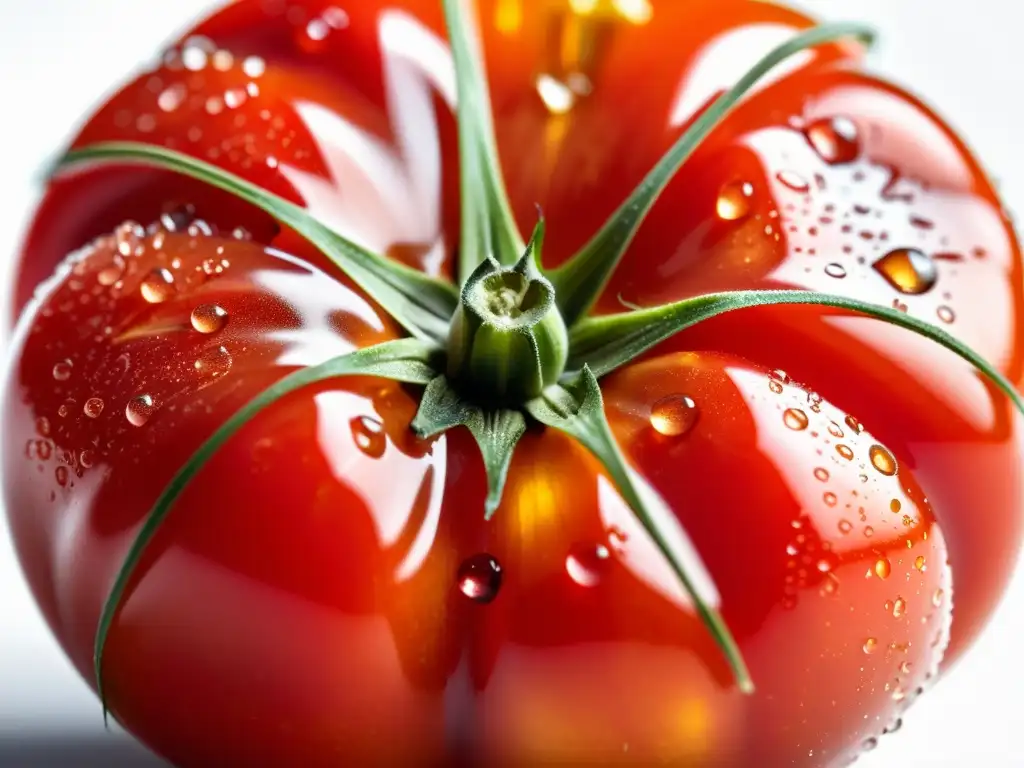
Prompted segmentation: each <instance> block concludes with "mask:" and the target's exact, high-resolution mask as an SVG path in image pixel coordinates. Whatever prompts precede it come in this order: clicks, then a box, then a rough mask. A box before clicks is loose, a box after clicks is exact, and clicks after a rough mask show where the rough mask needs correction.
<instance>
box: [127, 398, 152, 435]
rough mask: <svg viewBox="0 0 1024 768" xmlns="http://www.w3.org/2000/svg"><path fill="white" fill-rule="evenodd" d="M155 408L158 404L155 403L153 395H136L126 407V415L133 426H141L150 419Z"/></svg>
mask: <svg viewBox="0 0 1024 768" xmlns="http://www.w3.org/2000/svg"><path fill="white" fill-rule="evenodd" d="M155 410H156V406H155V405H154V404H153V398H152V397H150V396H149V395H136V396H135V397H133V398H132V399H131V400H129V401H128V405H126V406H125V407H124V415H125V417H126V418H127V419H128V422H129V423H130V424H131V425H132V426H135V427H141V426H142V425H143V424H145V423H146V422H147V421H149V417H150V416H152V415H153V412H154V411H155Z"/></svg>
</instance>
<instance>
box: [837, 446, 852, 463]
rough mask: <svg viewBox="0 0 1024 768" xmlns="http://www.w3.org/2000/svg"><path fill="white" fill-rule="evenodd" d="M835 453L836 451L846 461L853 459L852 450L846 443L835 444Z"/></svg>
mask: <svg viewBox="0 0 1024 768" xmlns="http://www.w3.org/2000/svg"><path fill="white" fill-rule="evenodd" d="M836 453H838V454H839V455H840V456H842V457H843V458H844V459H846V460H847V461H850V460H851V459H853V450H852V449H851V448H850V446H848V445H843V444H842V443H840V444H839V445H837V446H836Z"/></svg>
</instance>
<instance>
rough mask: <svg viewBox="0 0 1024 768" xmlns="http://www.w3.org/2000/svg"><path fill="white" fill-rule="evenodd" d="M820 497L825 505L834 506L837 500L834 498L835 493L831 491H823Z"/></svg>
mask: <svg viewBox="0 0 1024 768" xmlns="http://www.w3.org/2000/svg"><path fill="white" fill-rule="evenodd" d="M821 498H822V499H823V500H824V502H825V505H826V506H829V507H834V506H835V505H836V504H837V503H838V501H839V500H838V499H837V498H836V495H835V494H834V493H832V491H825V493H824V495H823V496H822V497H821Z"/></svg>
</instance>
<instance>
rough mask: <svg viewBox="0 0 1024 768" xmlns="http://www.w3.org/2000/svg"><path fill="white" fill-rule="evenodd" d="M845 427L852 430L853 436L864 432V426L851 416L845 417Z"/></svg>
mask: <svg viewBox="0 0 1024 768" xmlns="http://www.w3.org/2000/svg"><path fill="white" fill-rule="evenodd" d="M846 426H848V427H849V428H850V429H852V430H853V432H854V434H857V435H859V434H860V433H861V432H862V431H863V430H864V426H863V425H862V424H861V423H860V422H859V421H857V420H856V419H855V418H853V416H847V417H846Z"/></svg>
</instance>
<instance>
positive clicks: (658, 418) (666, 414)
mask: <svg viewBox="0 0 1024 768" xmlns="http://www.w3.org/2000/svg"><path fill="white" fill-rule="evenodd" d="M698 415H699V411H698V410H697V404H696V403H695V402H694V401H693V399H692V398H690V397H687V396H686V395H672V396H670V397H663V398H661V399H660V400H658V402H656V403H655V404H654V406H653V407H652V408H651V426H652V427H654V429H655V430H656V431H657V432H659V433H660V434H662V435H666V436H667V437H679V436H680V435H685V434H686V433H687V432H689V431H690V430H691V429H693V425H694V424H696V423H697V416H698Z"/></svg>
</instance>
